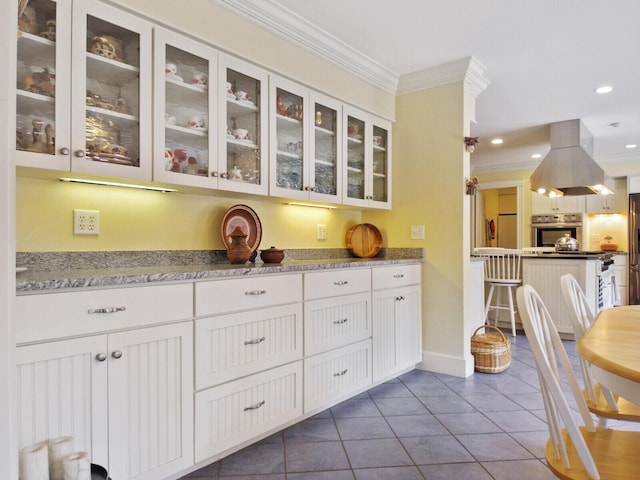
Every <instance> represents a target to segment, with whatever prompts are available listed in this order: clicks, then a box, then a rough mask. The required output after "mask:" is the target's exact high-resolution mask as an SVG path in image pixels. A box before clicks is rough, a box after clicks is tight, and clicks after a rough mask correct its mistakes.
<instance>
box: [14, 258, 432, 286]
mask: <svg viewBox="0 0 640 480" xmlns="http://www.w3.org/2000/svg"><path fill="white" fill-rule="evenodd" d="M336 250H337V251H336ZM197 253H198V254H197V255H186V254H185V252H177V253H176V254H175V256H172V255H173V252H166V251H163V252H160V253H159V252H135V253H134V252H120V255H117V254H118V252H109V253H108V254H105V253H104V252H101V253H97V252H95V253H93V254H92V253H88V252H67V253H60V252H58V253H49V254H46V253H36V254H31V255H30V254H19V255H18V258H17V259H16V264H17V265H18V266H20V265H25V266H26V268H27V269H26V270H25V271H22V272H18V273H17V274H16V292H17V293H18V294H19V295H23V294H30V293H49V292H50V291H59V290H70V289H71V290H73V289H87V288H92V289H94V288H110V287H118V286H134V285H138V286H139V285H145V284H157V283H164V282H167V283H169V282H174V283H175V282H189V281H199V280H211V279H219V278H234V277H244V276H252V275H266V274H279V273H290V272H302V271H314V270H327V269H341V268H363V267H370V266H384V265H410V264H416V263H421V262H422V260H423V255H422V249H383V250H381V251H380V253H379V254H378V255H376V257H373V258H355V257H353V256H348V251H347V252H346V254H345V252H344V251H343V249H327V250H323V251H320V250H318V251H309V250H297V251H288V253H289V255H288V257H289V258H287V257H285V260H284V261H283V262H282V263H271V264H267V263H246V264H242V265H231V264H230V263H229V261H228V260H227V259H226V256H225V257H224V258H223V256H222V255H220V253H219V252H215V254H213V255H210V253H211V252H207V254H206V255H204V257H206V258H204V259H203V255H202V252H197ZM314 256H315V257H321V258H313V257H314ZM120 257H125V258H120ZM115 258H119V261H115V260H114V259H115ZM154 260H155V261H154ZM190 260H192V262H191V263H189V261H190ZM203 260H204V261H203ZM67 265H74V266H77V267H80V268H68V267H66V266H67ZM112 265H113V266H112Z"/></svg>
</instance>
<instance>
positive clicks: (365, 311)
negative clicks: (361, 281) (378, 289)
mask: <svg viewBox="0 0 640 480" xmlns="http://www.w3.org/2000/svg"><path fill="white" fill-rule="evenodd" d="M370 336H371V294H370V293H360V294H356V295H347V296H341V297H337V298H328V299H325V300H315V301H312V302H306V303H305V306H304V354H305V355H306V356H309V355H315V354H317V353H321V352H323V351H326V350H330V349H332V348H336V347H341V346H343V345H348V344H349V343H353V342H357V341H358V340H363V339H365V338H367V337H370Z"/></svg>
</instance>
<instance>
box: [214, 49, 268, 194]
mask: <svg viewBox="0 0 640 480" xmlns="http://www.w3.org/2000/svg"><path fill="white" fill-rule="evenodd" d="M219 58H220V60H219V64H218V68H219V87H218V90H219V92H220V97H219V98H220V109H219V112H220V116H219V119H218V128H219V131H220V141H219V144H220V152H219V155H218V168H217V171H216V172H215V173H214V175H217V176H218V188H219V189H222V190H231V191H236V192H244V193H254V194H261V195H266V194H267V193H268V182H267V180H266V178H265V173H266V172H267V154H266V152H267V148H266V146H265V142H266V141H267V139H268V135H267V122H266V121H265V118H264V115H265V112H266V111H267V97H268V95H267V92H266V90H265V89H266V88H267V87H266V86H267V73H266V71H264V70H261V69H260V68H257V67H255V66H253V65H250V64H248V63H245V62H242V61H241V60H238V59H235V58H231V57H227V56H225V55H220V57H219Z"/></svg>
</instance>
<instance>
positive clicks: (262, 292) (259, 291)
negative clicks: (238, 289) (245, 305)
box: [244, 290, 267, 295]
mask: <svg viewBox="0 0 640 480" xmlns="http://www.w3.org/2000/svg"><path fill="white" fill-rule="evenodd" d="M266 293H267V291H266V290H249V291H248V292H244V294H245V295H265V294H266Z"/></svg>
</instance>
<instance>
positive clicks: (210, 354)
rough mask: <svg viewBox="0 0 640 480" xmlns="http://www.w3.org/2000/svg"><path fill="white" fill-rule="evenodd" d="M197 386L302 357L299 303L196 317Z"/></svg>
mask: <svg viewBox="0 0 640 480" xmlns="http://www.w3.org/2000/svg"><path fill="white" fill-rule="evenodd" d="M195 323H196V326H195V337H196V389H198V390H200V389H202V388H206V387H210V386H213V385H217V384H220V383H224V382H228V381H230V380H233V379H234V378H239V377H244V376H246V375H250V374H253V373H256V372H259V371H260V370H266V369H268V368H272V367H276V366H278V365H282V364H285V363H288V362H291V361H294V360H298V359H301V358H302V304H300V303H295V304H291V305H284V306H280V307H272V308H265V309H262V310H255V311H252V312H251V315H247V314H246V313H232V314H228V315H222V316H219V317H210V318H200V319H198V320H196V322H195Z"/></svg>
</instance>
